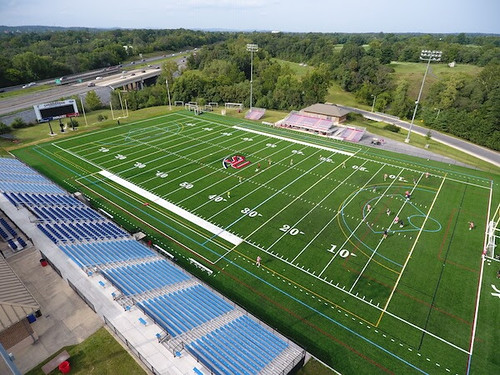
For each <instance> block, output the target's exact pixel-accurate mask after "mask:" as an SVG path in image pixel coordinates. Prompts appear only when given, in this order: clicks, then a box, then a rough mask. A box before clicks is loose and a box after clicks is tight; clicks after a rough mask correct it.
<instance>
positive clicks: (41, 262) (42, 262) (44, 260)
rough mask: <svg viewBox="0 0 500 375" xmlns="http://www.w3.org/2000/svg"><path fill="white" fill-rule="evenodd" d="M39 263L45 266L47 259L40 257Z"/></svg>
mask: <svg viewBox="0 0 500 375" xmlns="http://www.w3.org/2000/svg"><path fill="white" fill-rule="evenodd" d="M40 264H41V265H42V267H46V266H47V264H49V263H48V262H47V259H44V258H42V259H40Z"/></svg>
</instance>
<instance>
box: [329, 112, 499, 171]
mask: <svg viewBox="0 0 500 375" xmlns="http://www.w3.org/2000/svg"><path fill="white" fill-rule="evenodd" d="M337 106H338V107H341V108H345V109H347V110H349V111H351V112H355V113H359V114H361V115H363V116H364V117H366V118H368V119H370V120H374V121H379V122H385V123H387V124H393V125H396V126H399V127H401V128H403V129H406V130H409V129H410V123H409V122H406V121H402V120H400V119H399V118H396V117H394V116H390V115H386V114H384V113H379V112H375V113H372V112H370V111H365V110H363V109H359V108H354V107H347V106H343V105H341V104H337ZM411 131H412V133H417V134H419V135H422V136H425V135H426V134H427V132H428V131H429V129H428V128H424V127H422V126H419V125H416V124H413V127H412V128H411ZM431 133H432V139H433V140H435V141H437V142H440V143H443V144H445V145H447V146H450V147H453V148H455V149H457V150H460V151H463V152H465V153H467V154H469V155H472V156H475V157H477V158H478V159H481V160H484V161H487V162H488V163H491V164H493V165H495V166H497V167H500V153H499V152H497V151H493V150H490V149H487V148H485V147H482V146H478V145H475V144H473V143H471V142H468V141H465V140H463V139H459V138H455V137H453V136H450V135H447V134H444V133H440V132H438V131H436V130H431ZM410 143H411V135H410Z"/></svg>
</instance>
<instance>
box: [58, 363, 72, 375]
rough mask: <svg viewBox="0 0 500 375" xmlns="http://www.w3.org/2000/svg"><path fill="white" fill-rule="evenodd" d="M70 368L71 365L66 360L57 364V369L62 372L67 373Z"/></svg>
mask: <svg viewBox="0 0 500 375" xmlns="http://www.w3.org/2000/svg"><path fill="white" fill-rule="evenodd" d="M70 370H71V367H70V365H69V362H68V361H64V362H61V364H60V365H59V371H61V372H62V373H63V374H67V373H68V372H70Z"/></svg>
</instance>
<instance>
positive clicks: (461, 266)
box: [14, 111, 500, 375]
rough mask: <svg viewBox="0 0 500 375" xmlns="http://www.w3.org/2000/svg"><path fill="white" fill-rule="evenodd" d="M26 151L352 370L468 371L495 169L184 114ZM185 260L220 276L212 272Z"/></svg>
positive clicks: (484, 336) (484, 349) (490, 304)
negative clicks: (408, 195)
mask: <svg viewBox="0 0 500 375" xmlns="http://www.w3.org/2000/svg"><path fill="white" fill-rule="evenodd" d="M240 115H241V114H240ZM271 115H273V114H271ZM14 153H15V155H16V156H17V157H19V158H20V159H21V160H23V161H25V162H27V163H28V164H31V165H33V166H34V167H35V168H36V169H38V170H39V171H41V172H42V173H43V174H45V175H47V176H48V177H50V178H51V179H53V180H55V181H56V182H57V183H59V184H60V185H61V186H63V187H64V188H66V189H68V190H69V191H75V190H78V191H81V192H83V193H84V194H86V195H87V196H88V197H89V199H90V200H91V202H92V205H93V206H94V207H102V208H103V209H105V210H106V211H107V212H109V213H110V214H111V215H113V216H114V217H115V219H116V220H117V221H118V223H119V224H121V225H123V226H124V227H125V228H126V229H128V230H129V231H131V232H135V231H136V230H137V228H140V229H141V230H142V231H143V232H144V233H145V234H146V235H147V239H150V240H151V241H152V242H153V243H155V244H158V245H159V246H161V247H162V248H164V249H167V250H168V251H169V252H172V253H173V254H174V255H175V257H176V258H177V259H178V263H179V265H181V266H182V267H184V268H186V269H188V270H189V271H191V272H193V273H195V274H196V275H200V276H201V277H202V278H203V279H204V280H206V281H207V282H209V283H210V284H211V285H212V286H213V287H214V288H216V289H217V290H219V291H221V292H222V293H223V294H225V295H226V296H227V297H228V298H231V299H232V300H234V301H236V302H237V303H238V304H240V305H241V306H244V307H245V308H246V309H248V310H249V311H250V312H252V313H253V314H255V315H257V316H258V317H260V318H261V319H263V320H265V321H266V322H267V323H268V324H269V325H271V326H272V327H273V328H276V329H278V330H279V331H280V332H282V333H283V334H285V335H287V336H289V337H291V338H293V339H294V341H295V342H297V343H299V344H300V345H301V346H303V347H304V348H305V349H307V350H309V351H310V352H312V353H313V354H314V355H316V356H317V357H318V358H320V359H321V360H323V361H325V362H326V363H328V364H329V365H330V366H332V367H334V368H335V369H338V370H339V371H340V372H342V373H346V374H370V375H371V374H384V373H388V372H389V373H391V372H392V373H405V374H407V373H408V374H419V373H436V369H440V371H439V372H438V373H439V374H441V373H442V374H448V373H450V374H460V373H464V372H465V371H466V369H467V363H468V361H467V360H468V354H469V345H470V344H471V342H470V338H471V336H470V333H471V327H472V325H473V319H474V312H475V297H476V291H477V285H478V280H479V272H480V271H479V270H480V265H481V252H482V248H483V240H484V231H485V226H486V222H487V219H488V218H487V212H488V207H489V205H490V203H491V205H492V206H493V207H496V205H497V204H498V202H499V201H500V194H499V192H498V185H497V184H498V182H499V181H500V177H499V175H498V174H496V175H492V174H486V173H483V172H481V171H475V170H469V169H467V168H462V167H456V166H449V165H445V164H442V163H439V162H434V161H425V160H422V159H419V158H416V157H411V156H408V155H397V154H392V153H390V152H386V151H384V150H380V149H374V148H369V147H365V146H362V145H357V144H350V143H346V142H340V141H334V140H331V139H325V138H322V137H318V136H314V135H311V134H304V133H297V132H294V131H292V130H288V129H281V128H274V127H270V126H267V125H262V124H259V123H257V122H250V121H245V120H243V119H241V118H237V119H236V118H231V117H228V116H219V115H216V114H210V113H205V114H203V115H201V116H195V115H193V114H192V113H189V112H186V111H179V112H175V113H171V114H167V115H162V116H157V117H150V118H147V119H145V120H141V121H137V122H136V123H133V122H123V123H122V124H121V125H120V126H114V127H106V128H103V129H101V130H99V131H95V132H91V133H90V132H89V133H85V134H82V135H79V136H76V137H72V138H65V139H58V140H56V141H53V142H50V143H44V144H39V145H36V146H31V147H28V148H23V149H18V150H15V151H14ZM231 155H239V156H240V159H241V157H244V158H246V159H244V160H246V161H248V162H249V163H246V164H245V165H242V166H240V165H239V164H237V163H236V162H234V160H235V159H231ZM240 159H239V160H240ZM228 160H229V161H228ZM231 160H233V162H234V163H235V165H233V164H232V163H231V162H230V161H231ZM240 161H241V160H240ZM56 164H57V165H59V166H60V168H54V165H56ZM239 166H240V168H238V167H239ZM103 170H106V173H104V174H102V173H101V172H102V171H103ZM426 172H429V175H427V173H426ZM110 174H111V175H110ZM105 176H108V177H109V176H115V177H119V179H118V180H117V179H111V178H108V177H105ZM120 179H125V180H127V181H128V183H129V184H133V185H137V186H140V187H141V188H143V189H145V190H147V191H148V192H150V193H152V194H155V195H157V196H158V197H162V198H163V199H165V200H167V201H168V202H170V203H171V204H174V205H178V206H180V207H182V208H183V209H185V210H187V211H189V212H190V213H192V214H194V215H196V216H198V217H199V218H201V219H203V220H206V221H207V222H210V223H212V224H213V225H216V226H217V227H218V228H224V231H225V232H230V233H231V234H233V235H234V236H236V237H237V238H238V239H239V240H241V242H240V241H237V242H230V241H229V240H227V239H225V238H222V237H220V236H219V234H218V233H221V232H220V231H215V233H214V232H209V230H208V229H207V228H208V227H204V226H201V225H200V224H195V223H194V222H192V221H190V219H188V218H186V217H181V216H178V215H176V214H175V213H173V212H171V211H169V210H168V209H166V208H165V207H164V206H160V205H157V203H155V202H156V200H154V201H153V200H152V201H151V202H148V203H150V204H148V205H145V204H144V200H145V198H144V196H142V195H141V194H140V193H139V192H135V190H134V189H131V188H128V187H126V185H123V184H122V183H121V182H120ZM491 179H493V181H492V180H491ZM122 181H123V180H122ZM405 191H409V192H410V191H411V199H409V200H408V199H405V198H404V194H405ZM490 199H491V202H490ZM388 210H389V211H388ZM387 212H389V213H387ZM396 216H398V218H400V219H401V220H402V221H404V224H403V225H400V223H399V222H397V223H396V222H395V217H396ZM470 220H473V221H474V222H475V223H476V229H475V230H474V231H468V230H467V228H468V222H469V221H470ZM145 223H147V225H145ZM384 230H387V231H388V236H387V238H386V239H384V238H383V233H384ZM173 240H175V241H173ZM178 243H182V246H179V245H178ZM257 256H261V257H262V263H263V264H262V267H260V268H256V267H255V259H256V257H257ZM189 257H194V259H196V260H197V261H199V262H201V263H203V264H204V265H205V266H206V267H208V268H210V269H211V270H212V271H213V274H212V275H211V276H208V275H207V274H204V275H203V274H201V271H199V270H196V269H195V268H194V266H192V265H191V264H190V263H189V261H188V258H189ZM457 286H459V288H458V287H457ZM488 295H489V294H488ZM485 296H486V295H485ZM485 298H486V297H485ZM495 303H496V301H495V300H494V299H493V298H489V299H488V298H487V299H485V301H484V303H483V305H481V308H482V309H485V311H491V310H496V311H497V312H498V305H495ZM479 316H481V315H479ZM481 327H483V325H481ZM495 335H496V333H495V330H487V329H483V330H481V331H480V339H481V343H482V345H481V346H479V347H478V350H477V352H474V355H475V356H477V357H478V358H480V357H481V358H482V356H483V355H484V356H486V357H485V358H487V359H486V360H483V361H479V360H477V361H472V366H473V367H472V370H473V371H474V372H475V373H496V372H498V370H499V367H498V364H497V363H496V362H495V361H494V360H490V359H489V358H491V353H492V350H491V348H492V347H494V342H495V338H496V336H495Z"/></svg>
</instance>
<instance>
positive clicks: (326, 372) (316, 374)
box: [293, 358, 335, 375]
mask: <svg viewBox="0 0 500 375" xmlns="http://www.w3.org/2000/svg"><path fill="white" fill-rule="evenodd" d="M334 374H335V372H333V371H332V370H330V369H329V368H328V367H326V366H324V365H323V364H322V363H321V362H319V361H317V360H316V359H314V358H311V359H310V360H309V361H308V362H307V363H306V365H305V366H304V367H302V368H301V369H300V370H299V371H297V372H296V373H295V374H293V375H334Z"/></svg>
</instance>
